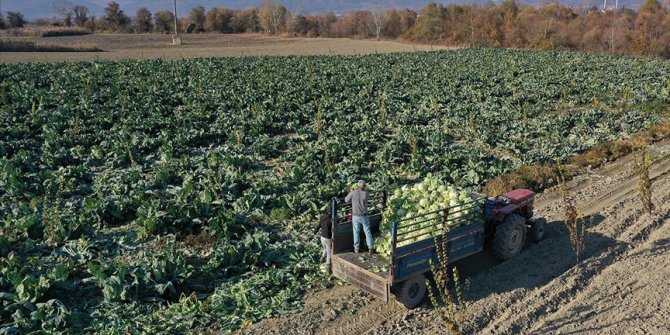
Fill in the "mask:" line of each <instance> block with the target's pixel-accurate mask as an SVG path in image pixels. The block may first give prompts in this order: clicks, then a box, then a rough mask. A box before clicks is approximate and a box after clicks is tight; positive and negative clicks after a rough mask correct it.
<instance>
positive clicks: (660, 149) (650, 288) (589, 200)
mask: <svg viewBox="0 0 670 335" xmlns="http://www.w3.org/2000/svg"><path fill="white" fill-rule="evenodd" d="M650 152H651V153H652V158H653V159H654V161H655V162H654V164H653V165H652V168H651V178H652V183H653V185H652V191H653V202H654V204H655V205H656V209H655V210H654V212H653V213H652V214H648V213H646V212H644V211H643V210H642V209H641V208H642V206H641V205H640V200H639V199H638V197H637V194H638V191H637V185H638V183H637V180H638V179H637V177H636V175H635V173H634V164H635V159H634V158H635V155H634V154H633V155H629V156H627V157H624V158H622V159H619V160H618V161H616V162H613V163H610V164H608V165H606V166H603V167H602V168H599V169H597V170H592V171H589V172H588V173H586V174H584V175H581V176H579V177H578V178H577V179H575V180H573V181H571V182H569V183H568V186H569V189H570V192H571V193H572V194H573V197H574V199H575V200H576V203H577V204H578V206H579V207H580V208H581V209H582V210H583V211H584V212H585V213H586V214H588V215H591V216H592V223H591V226H590V228H589V229H588V232H589V233H588V235H587V240H586V250H585V252H584V254H583V257H582V262H581V263H580V265H579V266H577V262H576V260H575V254H574V252H573V249H572V247H571V245H570V242H569V240H568V233H567V229H566V228H565V225H564V224H563V222H562V221H561V216H562V212H563V207H562V204H561V201H560V199H561V198H560V193H559V192H558V190H557V189H555V188H554V189H549V190H547V191H545V192H544V193H542V194H539V195H538V197H537V201H536V215H540V216H544V217H546V218H547V221H548V222H549V223H548V227H547V231H546V234H545V238H544V239H543V240H542V241H540V242H538V243H530V242H529V243H528V244H527V245H526V247H525V248H524V250H523V251H522V252H521V254H519V255H518V256H517V257H515V258H513V259H511V260H508V261H505V262H499V261H496V260H495V259H493V257H492V256H491V255H490V254H488V253H482V254H479V255H474V256H472V257H469V258H467V259H464V260H461V261H459V262H457V263H456V266H457V267H458V268H459V270H460V272H461V276H462V277H465V278H467V281H468V282H469V288H468V291H467V300H468V310H467V320H468V321H467V324H466V325H465V327H466V331H465V333H467V334H670V322H668V320H669V319H670V142H668V141H666V142H662V143H657V144H656V145H653V146H652V147H651V148H650ZM333 282H334V283H337V281H336V280H333ZM244 333H248V334H287V333H291V334H443V333H446V332H445V331H444V329H443V328H442V327H441V326H440V322H439V318H438V317H437V314H436V313H435V310H434V308H433V307H432V306H430V305H429V304H428V303H426V304H424V305H423V306H421V307H419V308H417V309H414V310H406V309H404V308H403V307H401V306H400V305H399V304H397V303H390V304H386V303H383V302H381V301H380V300H378V299H376V298H374V297H372V296H370V295H368V294H366V293H364V292H362V291H360V290H358V289H357V288H355V287H353V286H351V285H348V284H346V283H344V284H337V285H335V286H334V287H333V288H331V289H327V290H322V291H318V292H314V293H312V294H310V295H309V296H308V297H307V298H306V299H305V305H304V308H303V310H302V311H301V312H299V313H296V314H291V315H287V316H282V317H278V318H273V319H266V320H263V321H261V322H259V323H257V324H254V325H251V326H250V327H249V328H248V329H246V330H245V331H244Z"/></svg>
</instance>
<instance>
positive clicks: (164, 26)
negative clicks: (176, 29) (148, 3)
mask: <svg viewBox="0 0 670 335" xmlns="http://www.w3.org/2000/svg"><path fill="white" fill-rule="evenodd" d="M154 20H155V21H154V30H155V31H157V32H161V33H169V32H170V31H172V29H173V22H174V14H172V12H171V11H169V10H162V11H160V12H156V15H155V16H154Z"/></svg>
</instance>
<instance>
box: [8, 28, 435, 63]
mask: <svg viewBox="0 0 670 335" xmlns="http://www.w3.org/2000/svg"><path fill="white" fill-rule="evenodd" d="M2 39H3V40H22V41H31V42H34V43H35V44H36V45H44V46H66V47H70V48H76V49H83V48H98V49H102V50H105V51H104V52H0V63H17V62H35V61H39V62H59V61H94V60H121V59H147V58H163V59H182V58H193V57H241V56H265V55H282V56H286V55H358V54H371V53H388V52H411V51H430V50H437V49H445V48H446V47H444V46H431V45H420V44H409V43H402V42H396V41H373V40H356V39H349V38H285V37H277V36H267V35H261V34H191V35H183V44H182V45H180V46H173V45H172V36H171V35H162V34H91V35H83V36H60V37H46V38H42V37H32V38H31V37H4V38H2Z"/></svg>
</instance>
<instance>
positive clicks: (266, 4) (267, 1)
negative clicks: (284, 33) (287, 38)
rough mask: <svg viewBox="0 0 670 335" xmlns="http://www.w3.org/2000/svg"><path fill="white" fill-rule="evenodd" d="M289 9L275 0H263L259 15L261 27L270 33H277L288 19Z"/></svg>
mask: <svg viewBox="0 0 670 335" xmlns="http://www.w3.org/2000/svg"><path fill="white" fill-rule="evenodd" d="M286 14H287V10H286V7H284V6H283V5H282V4H280V3H278V2H276V1H274V0H263V2H262V3H261V8H260V10H259V13H258V16H259V17H260V23H261V27H263V29H264V30H265V31H267V32H268V33H271V34H274V35H277V34H279V32H280V29H281V28H282V26H284V24H285V21H286Z"/></svg>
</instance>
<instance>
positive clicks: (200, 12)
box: [188, 6, 206, 32]
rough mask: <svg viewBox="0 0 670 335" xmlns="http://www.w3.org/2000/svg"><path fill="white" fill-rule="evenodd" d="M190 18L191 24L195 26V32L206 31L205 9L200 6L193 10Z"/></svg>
mask: <svg viewBox="0 0 670 335" xmlns="http://www.w3.org/2000/svg"><path fill="white" fill-rule="evenodd" d="M188 18H189V20H191V23H193V24H195V31H197V32H203V31H205V19H206V17H205V7H203V6H198V7H195V8H193V9H191V13H189V15H188Z"/></svg>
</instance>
